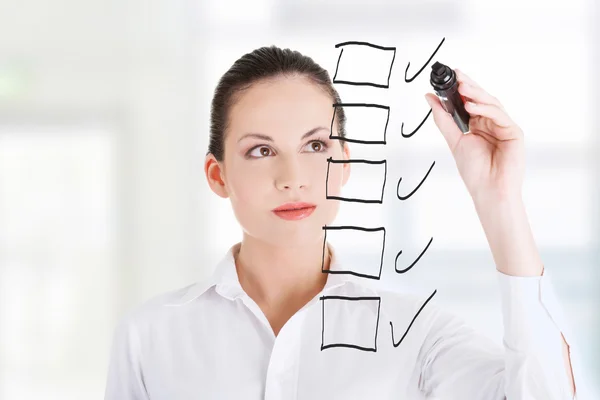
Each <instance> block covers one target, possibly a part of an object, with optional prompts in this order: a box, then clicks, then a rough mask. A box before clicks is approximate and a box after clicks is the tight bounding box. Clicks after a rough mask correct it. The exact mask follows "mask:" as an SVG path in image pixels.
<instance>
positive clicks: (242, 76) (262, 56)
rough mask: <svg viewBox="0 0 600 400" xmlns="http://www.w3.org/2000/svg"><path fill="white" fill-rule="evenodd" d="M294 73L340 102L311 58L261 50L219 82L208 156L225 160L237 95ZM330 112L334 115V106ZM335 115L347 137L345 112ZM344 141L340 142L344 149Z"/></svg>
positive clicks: (340, 110) (338, 110)
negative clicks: (232, 109) (261, 83)
mask: <svg viewBox="0 0 600 400" xmlns="http://www.w3.org/2000/svg"><path fill="white" fill-rule="evenodd" d="M295 74H299V75H303V76H306V77H307V78H309V79H310V80H312V81H313V82H314V83H316V84H317V85H319V86H321V87H322V88H323V89H325V90H326V92H327V93H328V94H329V95H331V98H332V101H333V102H334V103H341V100H340V96H339V94H338V92H337V91H336V90H335V88H334V87H333V84H332V82H331V79H330V77H329V73H328V72H327V70H326V69H324V68H322V67H321V66H320V65H319V64H317V63H316V62H315V61H314V60H313V59H312V58H310V57H308V56H305V55H303V54H301V53H300V52H298V51H293V50H290V49H280V48H279V47H276V46H270V47H261V48H259V49H256V50H254V51H252V52H251V53H247V54H244V55H243V56H242V57H240V58H239V59H238V60H237V61H235V62H234V63H233V65H232V66H231V68H229V70H228V71H227V72H225V74H224V75H223V76H222V77H221V79H220V80H219V83H218V84H217V87H216V89H215V93H214V96H213V99H212V104H211V111H210V141H209V144H208V152H207V155H208V154H209V153H212V154H213V155H214V156H215V158H216V159H217V161H219V162H221V161H223V156H224V150H225V149H224V147H225V146H224V144H225V131H226V129H227V126H228V116H229V110H230V109H231V106H232V105H233V104H234V102H235V94H236V93H238V92H240V91H242V90H244V89H247V88H249V87H250V86H251V85H252V84H253V83H255V82H257V81H259V80H262V79H270V78H275V77H277V76H282V75H283V76H287V75H295ZM331 110H332V113H333V110H334V109H333V107H332V108H331ZM335 115H336V117H337V121H338V126H337V127H338V136H341V137H346V133H345V125H346V117H345V114H344V109H343V108H342V107H338V108H336V110H335ZM344 142H345V141H343V140H340V144H341V145H342V147H343V146H344Z"/></svg>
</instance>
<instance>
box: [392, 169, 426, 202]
mask: <svg viewBox="0 0 600 400" xmlns="http://www.w3.org/2000/svg"><path fill="white" fill-rule="evenodd" d="M434 165H435V161H434V162H433V164H431V167H429V171H427V173H426V174H425V176H424V177H423V179H422V180H421V182H419V184H418V185H417V187H416V188H414V189H413V191H412V192H410V193H409V194H407V195H406V196H400V194H399V193H398V190H399V189H400V182H401V181H402V177H400V179H398V185H397V186H396V195H397V196H398V198H399V199H400V200H406V199H408V198H409V197H410V196H412V195H413V194H415V192H416V191H417V190H419V188H420V187H421V185H422V184H423V182H425V179H427V176H429V173H430V172H431V170H432V169H433V166H434Z"/></svg>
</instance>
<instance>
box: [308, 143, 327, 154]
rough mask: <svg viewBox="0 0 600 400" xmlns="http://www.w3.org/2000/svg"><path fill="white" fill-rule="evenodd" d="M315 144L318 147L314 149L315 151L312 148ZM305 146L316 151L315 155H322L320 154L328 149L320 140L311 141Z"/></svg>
mask: <svg viewBox="0 0 600 400" xmlns="http://www.w3.org/2000/svg"><path fill="white" fill-rule="evenodd" d="M315 144H317V145H318V146H317V147H316V149H315V146H314V145H315ZM307 145H310V146H311V149H313V150H316V151H315V153H322V152H324V151H326V150H327V147H328V146H327V143H325V142H324V141H322V140H313V141H310V142H308V144H307Z"/></svg>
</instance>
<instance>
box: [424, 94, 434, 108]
mask: <svg viewBox="0 0 600 400" xmlns="http://www.w3.org/2000/svg"><path fill="white" fill-rule="evenodd" d="M425 100H427V104H429V107H431V106H432V104H431V99H430V98H429V96H427V95H425Z"/></svg>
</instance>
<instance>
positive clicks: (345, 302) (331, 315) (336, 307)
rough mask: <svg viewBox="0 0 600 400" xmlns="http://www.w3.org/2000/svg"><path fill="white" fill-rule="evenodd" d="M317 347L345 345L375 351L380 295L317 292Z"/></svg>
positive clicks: (323, 348)
mask: <svg viewBox="0 0 600 400" xmlns="http://www.w3.org/2000/svg"><path fill="white" fill-rule="evenodd" d="M320 300H321V302H322V305H323V309H322V329H321V351H323V350H325V349H329V348H332V347H347V348H351V349H357V350H362V351H373V352H376V351H377V332H378V330H379V312H380V308H381V297H375V296H374V297H347V296H321V297H320Z"/></svg>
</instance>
